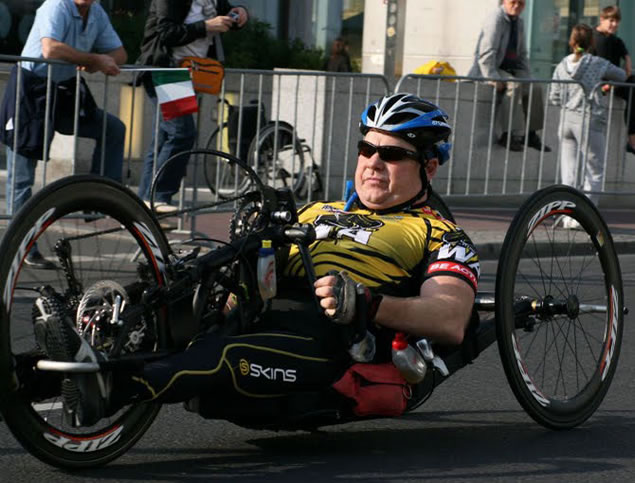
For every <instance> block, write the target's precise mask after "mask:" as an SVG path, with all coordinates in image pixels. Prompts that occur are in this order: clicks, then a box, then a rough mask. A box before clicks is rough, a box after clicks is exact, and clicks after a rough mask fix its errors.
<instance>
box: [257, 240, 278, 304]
mask: <svg viewBox="0 0 635 483" xmlns="http://www.w3.org/2000/svg"><path fill="white" fill-rule="evenodd" d="M257 272H258V290H259V291H260V296H261V297H262V300H267V299H270V298H273V297H275V296H276V291H277V285H276V255H275V251H274V249H273V247H272V246H271V240H263V241H262V244H261V246H260V249H259V250H258V267H257Z"/></svg>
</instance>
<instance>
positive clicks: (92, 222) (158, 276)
mask: <svg viewBox="0 0 635 483" xmlns="http://www.w3.org/2000/svg"><path fill="white" fill-rule="evenodd" d="M35 249H37V250H39V252H40V253H41V254H42V255H43V256H44V257H45V258H46V259H47V260H49V261H50V262H53V263H54V265H53V266H49V267H48V269H43V268H42V267H35V266H33V265H32V264H31V265H29V264H28V263H27V261H26V260H27V254H28V253H29V252H31V253H32V252H33V250H35ZM0 253H2V259H1V260H0V285H1V286H0V288H1V290H2V292H1V293H2V306H1V307H0V343H1V345H0V409H1V410H2V414H3V416H4V420H5V422H6V424H7V426H8V427H9V429H10V430H11V432H12V433H13V434H14V435H15V437H16V438H17V439H18V440H19V442H20V443H21V444H22V445H23V446H24V447H25V448H26V449H27V450H28V451H29V452H30V453H32V454H33V455H34V456H36V457H38V458H39V459H41V460H42V461H44V462H46V463H48V464H51V465H54V466H58V467H63V468H85V467H91V466H98V465H102V464H105V463H107V462H109V461H111V460H113V459H114V458H117V457H118V456H120V455H122V454H123V453H124V452H126V451H127V450H128V449H129V448H130V447H131V446H132V445H133V444H134V443H135V442H136V441H137V440H138V439H139V438H140V437H141V436H142V435H143V434H144V432H145V431H146V430H147V429H148V427H149V426H150V424H151V423H152V421H153V420H154V418H155V416H156V415H157V413H158V411H159V407H160V406H159V405H158V404H150V403H134V404H131V405H128V406H125V407H124V408H122V409H121V410H119V411H117V412H116V413H115V414H112V415H110V416H108V417H106V418H104V419H102V420H101V421H99V422H98V423H96V424H95V425H94V426H91V427H82V426H78V425H77V424H75V422H74V421H72V420H69V418H67V417H64V414H63V406H64V403H63V399H62V397H61V390H60V387H61V383H62V380H63V379H64V378H65V377H67V375H65V374H62V373H60V372H53V371H50V370H40V369H38V368H37V365H38V363H39V361H41V360H43V359H46V358H47V357H46V354H45V353H44V351H43V350H42V347H40V346H39V345H38V342H37V340H36V337H35V333H34V323H35V321H36V320H37V319H38V318H42V317H49V316H51V315H56V316H58V317H60V318H61V317H68V318H69V319H70V320H71V321H72V322H73V323H74V324H75V327H76V328H77V330H78V332H79V333H80V334H81V335H82V336H83V337H85V338H86V339H87V340H88V341H89V343H90V344H91V345H92V346H93V347H95V349H97V350H99V351H101V352H102V353H104V354H106V355H111V356H112V354H113V352H117V353H118V354H120V355H122V356H123V355H126V354H131V353H134V352H138V351H142V352H153V351H155V350H157V349H158V348H161V347H162V346H163V345H164V344H165V339H166V334H165V330H163V328H164V321H165V317H166V314H165V312H164V310H163V309H161V308H157V309H149V310H147V311H146V313H145V314H144V316H143V317H141V318H140V319H139V321H138V322H137V323H136V324H135V325H134V326H133V327H131V330H130V331H129V332H128V333H127V335H126V337H123V338H121V339H120V340H121V342H122V343H123V345H121V344H120V348H119V349H117V348H115V346H116V344H115V341H116V340H117V334H118V331H119V330H120V329H119V327H120V326H119V324H117V323H113V322H112V321H113V320H114V317H113V313H115V311H119V310H120V311H121V313H122V314H125V308H126V306H127V305H128V304H138V303H139V302H140V299H141V297H142V294H143V293H144V290H145V289H146V288H151V287H157V286H161V285H164V284H166V283H167V280H166V273H165V266H166V260H167V256H168V253H169V248H168V244H167V241H166V239H165V237H164V235H163V233H162V231H161V229H160V227H159V226H158V224H157V222H156V219H155V218H154V216H153V215H152V213H151V212H150V211H149V210H148V209H147V208H146V207H145V206H144V205H143V203H142V202H141V201H140V200H139V199H138V198H136V197H135V196H134V195H133V194H132V193H131V192H130V191H128V190H127V189H126V188H124V187H122V186H121V185H119V184H117V183H115V182H112V181H109V180H106V179H104V178H96V177H92V176H76V177H70V178H65V179H62V180H60V181H58V182H55V183H53V184H51V185H49V186H47V187H45V188H44V189H42V190H41V191H40V192H38V193H37V194H36V195H35V196H34V197H32V198H31V199H30V200H29V201H28V203H27V204H26V205H25V206H24V207H23V208H22V209H21V210H20V211H19V212H18V213H17V214H16V216H15V218H14V220H13V221H12V223H11V224H10V225H9V228H8V230H7V232H6V234H5V235H4V238H3V239H2V244H1V245H0ZM124 317H125V316H124Z"/></svg>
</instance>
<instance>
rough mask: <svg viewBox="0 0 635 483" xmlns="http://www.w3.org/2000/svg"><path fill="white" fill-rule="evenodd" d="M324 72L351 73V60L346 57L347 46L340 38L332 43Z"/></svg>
mask: <svg viewBox="0 0 635 483" xmlns="http://www.w3.org/2000/svg"><path fill="white" fill-rule="evenodd" d="M324 70H325V71H327V72H352V71H353V67H352V66H351V58H350V56H349V55H348V45H347V44H346V41H345V40H344V39H343V38H342V37H338V38H336V39H335V40H334V41H333V45H332V46H331V55H330V56H329V58H328V59H326V62H325V63H324Z"/></svg>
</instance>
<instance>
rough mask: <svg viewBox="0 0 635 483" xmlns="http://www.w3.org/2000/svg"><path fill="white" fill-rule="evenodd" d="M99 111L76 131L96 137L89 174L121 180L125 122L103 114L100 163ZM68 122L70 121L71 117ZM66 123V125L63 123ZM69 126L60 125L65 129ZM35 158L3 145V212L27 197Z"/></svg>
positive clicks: (81, 123)
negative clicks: (104, 131) (4, 148)
mask: <svg viewBox="0 0 635 483" xmlns="http://www.w3.org/2000/svg"><path fill="white" fill-rule="evenodd" d="M102 116H103V111H102V110H101V109H97V111H96V113H95V116H94V117H93V118H91V119H82V120H81V121H80V123H79V127H78V133H77V135H78V136H79V137H81V138H89V139H94V140H95V141H97V144H96V145H95V150H94V151H93V160H92V164H91V168H90V172H91V173H92V174H103V175H104V176H107V177H109V178H112V179H114V180H115V181H121V169H122V166H123V151H124V144H125V141H126V126H125V125H124V123H123V122H121V121H120V120H119V118H117V117H116V116H113V115H112V114H107V117H106V140H105V143H106V150H105V156H104V166H103V171H102V165H101V146H102V139H101V133H102V125H103V123H102V120H103V117H102ZM68 122H70V123H72V122H73V119H72V118H71V119H69V120H68ZM66 127H69V126H66ZM68 130H69V129H64V132H68ZM14 155H15V172H14V170H13V168H14V166H13V157H14ZM36 165H37V160H36V159H30V158H27V157H25V156H22V155H20V154H15V153H14V152H13V150H12V149H11V148H10V147H7V190H6V193H7V214H9V215H12V214H14V213H16V212H17V211H18V210H19V209H20V207H21V206H22V205H23V204H24V203H26V201H27V200H28V199H29V198H30V197H31V187H32V186H33V183H34V182H35V167H36ZM14 175H15V192H14V191H13V178H14Z"/></svg>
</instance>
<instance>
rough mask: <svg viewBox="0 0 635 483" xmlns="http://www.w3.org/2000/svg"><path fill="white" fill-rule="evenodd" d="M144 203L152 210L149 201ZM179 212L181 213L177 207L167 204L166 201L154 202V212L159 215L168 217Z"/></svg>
mask: <svg viewBox="0 0 635 483" xmlns="http://www.w3.org/2000/svg"><path fill="white" fill-rule="evenodd" d="M143 202H144V203H145V204H146V206H147V207H148V208H150V209H152V206H151V204H150V202H149V201H147V200H144V201H143ZM177 211H179V208H178V207H177V206H174V205H171V204H170V203H166V202H165V201H155V202H154V212H155V213H156V214H157V215H167V214H171V213H175V212H177Z"/></svg>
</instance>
